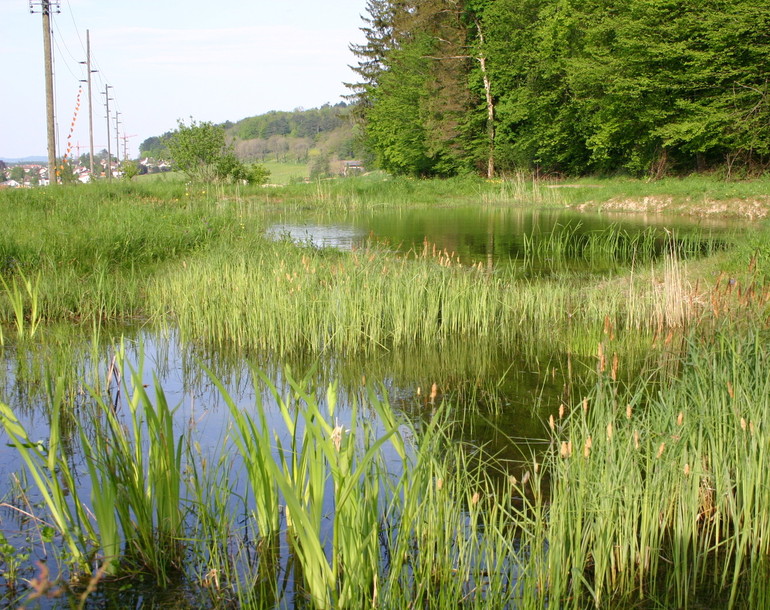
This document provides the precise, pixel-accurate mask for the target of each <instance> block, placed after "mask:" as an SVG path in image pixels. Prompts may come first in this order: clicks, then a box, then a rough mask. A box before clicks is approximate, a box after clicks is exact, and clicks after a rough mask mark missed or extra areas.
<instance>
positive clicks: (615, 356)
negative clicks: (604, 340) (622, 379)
mask: <svg viewBox="0 0 770 610" xmlns="http://www.w3.org/2000/svg"><path fill="white" fill-rule="evenodd" d="M610 377H612V381H617V380H618V354H617V352H615V353H614V354H612V370H611V371H610Z"/></svg>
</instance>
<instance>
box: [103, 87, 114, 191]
mask: <svg viewBox="0 0 770 610" xmlns="http://www.w3.org/2000/svg"><path fill="white" fill-rule="evenodd" d="M110 89H112V87H111V86H110V85H104V104H105V106H106V107H107V181H108V182H111V181H112V151H111V150H110Z"/></svg>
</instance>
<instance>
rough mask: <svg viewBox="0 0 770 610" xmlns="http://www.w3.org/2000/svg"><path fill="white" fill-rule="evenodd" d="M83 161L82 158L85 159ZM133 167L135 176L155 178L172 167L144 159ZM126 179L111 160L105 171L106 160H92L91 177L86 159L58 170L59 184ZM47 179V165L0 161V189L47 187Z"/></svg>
mask: <svg viewBox="0 0 770 610" xmlns="http://www.w3.org/2000/svg"><path fill="white" fill-rule="evenodd" d="M84 157H85V155H84ZM130 163H135V164H136V172H135V173H138V174H156V173H160V172H167V171H170V170H171V165H170V164H169V163H168V162H166V161H156V160H155V159H153V158H150V157H147V158H144V159H140V160H139V161H135V162H134V161H132V162H130ZM124 175H125V171H124V165H123V163H118V162H117V161H115V160H113V161H112V162H111V163H110V164H109V168H108V167H107V160H106V159H100V160H95V163H94V175H92V174H91V168H90V163H88V159H87V158H85V159H84V158H81V159H80V162H79V163H78V164H77V165H74V166H73V165H70V164H67V165H62V166H60V168H59V181H60V182H81V183H83V184H87V183H89V182H91V181H92V180H94V179H97V180H98V179H106V178H107V177H108V176H112V177H113V178H122V177H123V176H124ZM50 182H51V180H50V176H49V172H48V164H47V163H35V162H29V163H9V162H5V161H2V160H0V188H31V187H35V186H48V185H49V184H50Z"/></svg>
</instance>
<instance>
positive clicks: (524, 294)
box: [147, 236, 767, 355]
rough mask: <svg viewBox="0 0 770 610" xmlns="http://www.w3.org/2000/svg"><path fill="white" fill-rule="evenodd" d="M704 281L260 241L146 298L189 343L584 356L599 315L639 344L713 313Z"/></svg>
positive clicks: (188, 266) (677, 273)
mask: <svg viewBox="0 0 770 610" xmlns="http://www.w3.org/2000/svg"><path fill="white" fill-rule="evenodd" d="M599 239H601V240H602V241H604V240H605V236H600V238H599ZM712 288H713V286H706V285H705V282H704V283H699V284H697V285H693V284H692V283H691V282H690V281H689V280H688V272H687V262H685V261H683V260H681V258H680V256H679V254H678V252H677V251H672V252H670V253H669V254H667V255H665V256H664V259H663V262H662V263H660V264H654V263H651V262H650V263H649V264H648V265H647V266H644V267H643V268H642V270H641V271H636V272H633V273H631V274H628V275H626V276H624V277H621V278H618V279H616V280H596V279H594V280H593V281H586V280H585V279H584V278H575V277H570V276H569V275H568V274H558V275H556V276H549V277H545V278H527V277H522V275H520V274H518V273H517V272H516V271H515V270H514V271H492V272H490V271H489V270H487V269H486V268H484V267H483V265H476V266H467V265H462V264H460V262H459V261H458V260H457V259H456V258H455V257H454V256H453V255H452V254H451V253H448V252H437V251H434V250H432V249H430V248H429V247H426V249H425V251H423V252H420V253H418V254H417V255H415V256H413V257H394V256H393V255H392V254H391V253H389V252H387V251H384V250H382V249H378V248H376V247H371V248H368V249H365V250H360V251H356V252H353V253H350V254H343V253H339V252H335V251H331V250H324V249H314V248H298V247H296V246H294V245H293V244H290V243H286V242H279V243H269V242H263V243H260V244H259V246H258V247H255V248H253V249H250V250H247V251H236V252H233V251H218V252H213V251H211V252H208V253H207V255H206V256H205V257H202V258H198V259H191V260H190V261H185V262H184V263H183V264H182V265H177V266H173V267H172V268H170V269H168V270H167V272H166V273H164V274H160V275H158V276H156V277H155V279H154V282H153V283H152V285H151V286H150V287H149V288H148V291H147V302H148V308H151V309H149V310H150V311H153V312H154V313H153V314H152V317H153V318H155V319H158V320H162V319H164V318H165V319H166V320H167V321H168V322H169V323H172V324H173V325H174V326H175V327H178V328H179V330H180V332H181V333H182V335H183V336H184V337H185V338H186V340H190V341H202V342H204V343H205V344H209V345H216V346H224V345H227V344H230V345H235V346H241V347H244V346H247V347H250V348H253V349H255V350H269V351H273V352H276V353H281V354H285V353H290V352H293V351H301V350H309V351H310V352H313V353H319V352H324V351H328V352H333V353H340V354H347V355H351V354H355V353H367V352H372V351H375V350H381V349H383V348H385V349H390V348H396V347H399V346H404V345H412V346H417V345H440V344H441V343H442V342H444V341H447V340H450V339H452V338H456V337H463V338H466V339H473V340H478V339H487V340H492V341H494V342H497V344H498V345H514V344H518V343H527V344H529V345H537V344H544V343H545V344H548V345H550V346H552V347H553V348H554V349H556V350H558V351H572V352H576V351H578V352H579V353H580V352H581V350H584V349H586V348H587V349H589V351H593V349H594V346H595V344H596V342H597V340H598V339H599V338H600V337H601V333H602V329H603V328H604V324H605V319H607V318H608V319H609V320H610V321H611V322H612V325H613V327H614V328H615V329H618V330H619V331H620V330H624V331H633V333H634V340H635V341H636V340H638V339H637V337H638V335H639V334H642V335H644V334H645V333H647V334H648V336H649V337H652V336H653V335H654V333H661V332H662V333H664V334H665V332H667V331H668V330H669V329H672V328H674V329H676V328H683V327H685V326H687V325H690V324H696V323H698V322H699V321H700V320H701V319H703V318H706V317H711V316H712V314H714V313H715V311H714V308H713V307H711V306H710V305H709V303H708V299H709V292H710V291H711V289H712ZM762 298H764V297H761V298H760V297H758V298H757V299H755V303H756V304H757V305H758V306H763V305H762V301H761V299H762ZM766 303H767V301H766V300H765V301H764V305H765V306H766ZM168 314H171V315H168ZM629 334H630V333H626V335H629ZM580 342H582V343H583V344H584V345H585V346H586V347H583V346H581V345H578V343H580ZM582 353H585V352H582Z"/></svg>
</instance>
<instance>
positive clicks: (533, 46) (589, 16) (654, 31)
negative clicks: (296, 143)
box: [349, 0, 770, 178]
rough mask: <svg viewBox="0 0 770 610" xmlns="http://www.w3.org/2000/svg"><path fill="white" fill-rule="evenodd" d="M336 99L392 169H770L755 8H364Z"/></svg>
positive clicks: (723, 0)
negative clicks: (345, 94) (342, 97)
mask: <svg viewBox="0 0 770 610" xmlns="http://www.w3.org/2000/svg"><path fill="white" fill-rule="evenodd" d="M363 21H364V27H362V30H363V32H364V34H365V38H366V41H365V42H364V43H363V44H360V45H351V49H352V51H353V52H354V53H355V54H356V56H357V58H358V65H357V66H354V70H355V71H356V73H357V77H358V82H357V83H351V84H350V85H349V86H350V87H351V94H352V95H351V100H352V101H353V102H355V104H356V116H357V118H358V120H359V122H360V125H361V126H362V134H363V138H364V142H365V144H366V146H367V148H368V150H369V151H370V153H371V154H372V155H373V157H374V160H375V161H376V164H377V165H378V166H379V167H381V168H382V169H384V170H387V171H389V172H391V173H394V174H403V175H414V176H448V175H456V174H463V173H480V174H482V175H487V176H492V175H495V174H504V173H507V172H513V171H528V172H533V173H534V174H536V175H538V176H543V175H545V176H548V175H550V176H559V175H573V176H574V175H585V174H592V175H616V174H630V175H633V176H651V177H653V178H655V177H662V176H665V175H679V174H683V173H689V172H695V171H698V172H702V171H712V172H717V173H721V174H723V175H724V176H725V177H736V176H743V175H753V174H757V173H761V172H763V171H764V170H765V169H767V167H768V164H769V163H770V95H769V94H770V89H769V86H768V79H769V78H770V4H768V2H767V1H766V0H709V1H705V0H601V1H598V0H538V1H534V0H420V1H417V2H414V1H413V2H404V1H401V0H369V1H368V2H367V14H366V15H365V16H364V17H363Z"/></svg>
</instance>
